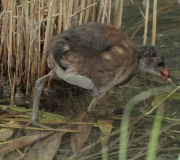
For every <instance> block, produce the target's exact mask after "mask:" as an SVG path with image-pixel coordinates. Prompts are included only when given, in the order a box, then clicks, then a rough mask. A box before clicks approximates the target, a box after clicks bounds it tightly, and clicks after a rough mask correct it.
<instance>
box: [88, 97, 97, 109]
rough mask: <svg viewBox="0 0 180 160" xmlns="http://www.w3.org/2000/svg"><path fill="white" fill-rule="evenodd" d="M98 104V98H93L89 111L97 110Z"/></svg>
mask: <svg viewBox="0 0 180 160" xmlns="http://www.w3.org/2000/svg"><path fill="white" fill-rule="evenodd" d="M96 104H97V98H93V99H92V101H91V103H90V105H89V107H88V109H87V111H88V112H92V111H95V107H96Z"/></svg>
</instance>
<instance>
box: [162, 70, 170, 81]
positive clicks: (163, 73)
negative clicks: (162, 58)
mask: <svg viewBox="0 0 180 160" xmlns="http://www.w3.org/2000/svg"><path fill="white" fill-rule="evenodd" d="M161 77H162V78H163V79H164V80H165V81H168V82H169V83H172V81H171V78H170V76H169V73H168V70H167V69H166V68H164V69H163V70H162V72H161Z"/></svg>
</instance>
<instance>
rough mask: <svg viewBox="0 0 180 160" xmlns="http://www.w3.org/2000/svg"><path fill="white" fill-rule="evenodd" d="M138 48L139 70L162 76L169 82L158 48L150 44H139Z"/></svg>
mask: <svg viewBox="0 0 180 160" xmlns="http://www.w3.org/2000/svg"><path fill="white" fill-rule="evenodd" d="M137 50H138V68H137V70H138V71H139V72H149V73H152V74H155V75H157V76H160V77H162V78H163V79H164V80H166V81H168V82H171V78H170V76H169V73H168V71H167V69H166V67H165V62H164V58H163V56H162V54H161V53H160V52H159V50H158V49H157V48H156V47H154V46H152V45H140V46H138V47H137Z"/></svg>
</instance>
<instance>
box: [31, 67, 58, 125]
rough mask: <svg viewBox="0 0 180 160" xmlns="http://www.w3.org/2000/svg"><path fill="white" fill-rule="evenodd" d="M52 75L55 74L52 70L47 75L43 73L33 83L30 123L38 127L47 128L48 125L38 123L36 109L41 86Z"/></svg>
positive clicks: (37, 108) (37, 109)
mask: <svg viewBox="0 0 180 160" xmlns="http://www.w3.org/2000/svg"><path fill="white" fill-rule="evenodd" d="M53 75H55V72H54V71H53V70H52V71H50V72H49V73H48V74H47V75H45V76H44V77H42V78H40V79H38V80H37V81H36V84H35V91H34V99H33V109H32V115H31V123H32V124H33V125H34V126H39V127H43V128H49V127H45V126H43V125H40V124H39V123H38V118H39V117H38V111H39V100H40V95H41V93H42V90H43V86H44V82H45V81H46V80H47V79H48V78H49V77H52V76H53Z"/></svg>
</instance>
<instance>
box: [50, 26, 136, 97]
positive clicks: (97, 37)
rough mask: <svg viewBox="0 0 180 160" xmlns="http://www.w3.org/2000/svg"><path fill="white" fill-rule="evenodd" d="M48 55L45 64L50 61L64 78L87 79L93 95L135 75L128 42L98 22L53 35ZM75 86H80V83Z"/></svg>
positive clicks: (134, 62)
mask: <svg viewBox="0 0 180 160" xmlns="http://www.w3.org/2000/svg"><path fill="white" fill-rule="evenodd" d="M48 54H49V59H50V60H49V61H50V62H52V61H54V62H55V63H56V64H57V65H58V66H59V67H60V69H62V71H63V72H64V73H66V74H67V75H68V74H75V75H80V76H83V77H86V78H88V79H89V80H90V81H91V82H92V84H91V85H93V86H92V88H91V89H93V90H98V92H99V93H94V95H96V96H98V95H101V94H103V93H104V92H106V91H107V90H108V89H109V88H111V87H113V86H114V85H115V84H117V83H119V84H120V85H123V84H125V83H127V82H128V81H129V80H130V79H131V78H132V77H133V75H134V74H135V72H136V68H137V61H138V55H137V50H136V47H135V45H134V44H133V43H132V42H131V41H130V39H129V38H128V37H127V36H125V35H124V34H123V33H122V32H121V31H120V30H117V29H115V28H113V27H111V26H107V25H105V24H100V23H87V24H85V25H81V26H78V27H75V28H72V29H70V30H68V31H65V32H63V33H61V34H59V35H56V36H54V37H53V38H52V41H51V43H50V45H49V48H48ZM52 59H53V60H52ZM49 64H50V66H51V67H53V65H54V64H53V63H49ZM58 76H60V75H58ZM61 78H62V77H61ZM75 79H76V78H75ZM64 80H65V79H64ZM77 80H78V78H77V79H76V81H77ZM68 82H69V81H68ZM69 83H70V82H69ZM87 83H89V82H88V81H87ZM72 84H74V83H72ZM75 84H77V85H78V86H80V87H83V86H81V83H75ZM83 88H87V89H90V88H88V87H83ZM101 92H102V93H101Z"/></svg>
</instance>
